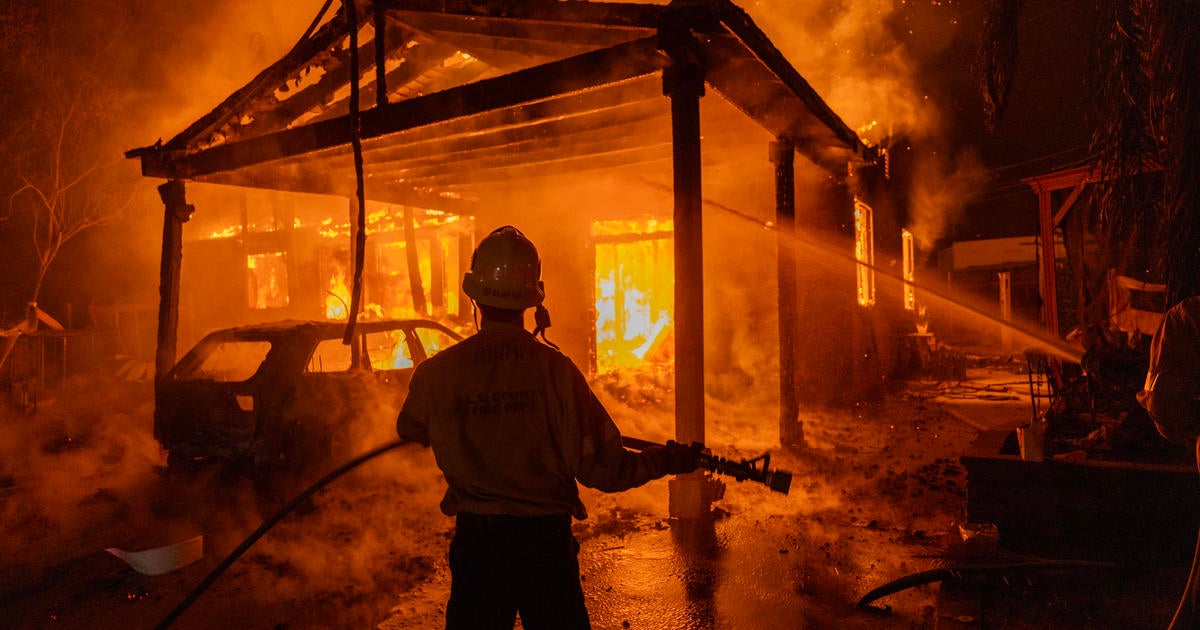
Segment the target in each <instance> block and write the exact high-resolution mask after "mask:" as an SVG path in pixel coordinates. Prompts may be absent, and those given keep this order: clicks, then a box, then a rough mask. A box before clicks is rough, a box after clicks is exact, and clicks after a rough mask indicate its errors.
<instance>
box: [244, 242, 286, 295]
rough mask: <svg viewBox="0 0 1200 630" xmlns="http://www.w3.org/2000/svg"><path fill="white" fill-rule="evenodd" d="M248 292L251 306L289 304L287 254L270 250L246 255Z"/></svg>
mask: <svg viewBox="0 0 1200 630" xmlns="http://www.w3.org/2000/svg"><path fill="white" fill-rule="evenodd" d="M246 282H247V284H248V285H249V286H248V287H247V289H248V290H247V291H246V294H247V295H248V296H249V297H250V307H251V308H258V309H265V308H283V307H285V306H287V305H288V269H287V254H286V253H284V252H270V253H266V254H251V255H249V256H247V257H246Z"/></svg>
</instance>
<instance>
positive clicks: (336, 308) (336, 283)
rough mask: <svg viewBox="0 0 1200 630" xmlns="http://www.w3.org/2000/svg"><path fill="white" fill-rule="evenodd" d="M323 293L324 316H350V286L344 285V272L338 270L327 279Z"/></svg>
mask: <svg viewBox="0 0 1200 630" xmlns="http://www.w3.org/2000/svg"><path fill="white" fill-rule="evenodd" d="M328 284H329V289H328V293H326V295H325V317H326V318H328V319H349V318H350V287H348V286H346V273H345V272H343V271H338V272H337V273H336V274H335V275H334V276H333V277H332V278H330V279H329V283H328Z"/></svg>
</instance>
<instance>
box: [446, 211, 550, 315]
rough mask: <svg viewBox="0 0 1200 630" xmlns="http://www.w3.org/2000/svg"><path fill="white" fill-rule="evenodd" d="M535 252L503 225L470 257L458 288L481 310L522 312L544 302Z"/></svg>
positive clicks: (530, 245)
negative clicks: (487, 308)
mask: <svg viewBox="0 0 1200 630" xmlns="http://www.w3.org/2000/svg"><path fill="white" fill-rule="evenodd" d="M541 276H542V261H541V259H540V258H538V252H537V248H536V247H534V246H533V242H531V241H530V240H529V239H528V238H526V237H525V235H524V234H522V233H521V231H520V230H518V229H517V228H515V227H513V226H511V225H506V226H504V227H500V228H497V229H495V230H493V231H492V233H491V234H488V235H487V236H486V237H484V239H483V240H482V241H480V242H479V245H478V246H477V247H476V248H475V253H474V254H472V255H471V270H470V271H468V272H467V273H466V274H464V275H463V283H462V288H463V292H464V293H466V294H467V296H468V297H470V298H471V299H472V300H475V302H477V303H479V304H483V305H485V306H494V307H496V308H507V309H512V310H524V309H527V308H530V307H532V306H537V305H539V304H541V303H542V300H544V299H545V298H546V290H545V287H544V286H543V284H542V281H541Z"/></svg>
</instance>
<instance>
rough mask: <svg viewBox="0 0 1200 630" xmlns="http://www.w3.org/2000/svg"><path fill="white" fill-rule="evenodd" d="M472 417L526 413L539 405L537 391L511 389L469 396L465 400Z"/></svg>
mask: <svg viewBox="0 0 1200 630" xmlns="http://www.w3.org/2000/svg"><path fill="white" fill-rule="evenodd" d="M463 402H464V403H465V405H466V407H467V410H468V413H469V414H470V415H472V416H487V415H492V414H497V413H525V412H529V411H533V409H534V408H535V406H536V404H537V390H536V389H509V390H502V391H498V392H484V393H478V394H468V395H467V396H466V397H465V399H464V400H463Z"/></svg>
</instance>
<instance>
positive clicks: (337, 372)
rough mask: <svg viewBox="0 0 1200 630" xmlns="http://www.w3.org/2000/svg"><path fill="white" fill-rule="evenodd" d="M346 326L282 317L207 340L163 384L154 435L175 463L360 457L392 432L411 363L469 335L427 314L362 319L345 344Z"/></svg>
mask: <svg viewBox="0 0 1200 630" xmlns="http://www.w3.org/2000/svg"><path fill="white" fill-rule="evenodd" d="M345 330H346V324H345V323H344V322H321V321H281V322H273V323H267V324H255V325H250V326H240V327H236V328H227V329H223V330H218V331H216V332H213V333H210V334H208V335H207V336H205V337H204V338H203V339H201V340H200V341H199V342H198V343H197V344H196V345H195V347H193V348H192V349H191V350H190V351H188V353H187V354H186V355H184V356H183V358H181V359H180V360H179V362H178V363H177V364H176V365H175V367H174V368H172V369H171V371H170V372H168V373H167V375H166V377H165V378H163V379H162V381H161V382H160V383H159V384H158V391H157V404H156V408H155V413H154V436H155V438H156V439H157V440H158V442H159V443H160V444H161V445H162V447H163V448H164V449H165V450H166V451H167V453H168V457H167V462H168V467H170V468H181V467H182V468H187V467H190V466H193V465H195V464H197V463H199V462H202V461H211V460H223V461H239V462H243V463H246V462H248V463H252V464H254V465H255V467H264V468H267V469H281V470H289V469H294V470H297V471H298V470H299V469H300V468H306V469H312V468H324V467H327V465H328V464H329V463H330V460H331V458H332V459H344V458H348V457H350V456H352V455H355V454H357V451H358V450H360V449H362V448H363V446H364V444H363V442H364V441H365V440H369V439H371V437H372V436H379V435H388V433H387V431H389V430H390V431H393V432H394V430H395V429H394V427H395V425H394V424H393V423H394V421H395V417H396V413H397V412H398V411H399V408H400V404H401V403H402V402H403V400H404V396H405V395H406V394H407V391H408V382H409V379H410V378H411V376H412V370H413V368H414V367H415V366H416V365H417V364H419V363H421V362H422V361H424V360H425V359H426V358H428V357H430V356H432V355H433V354H435V353H436V352H438V351H440V350H443V349H445V348H446V347H448V346H450V345H452V344H454V343H457V342H458V341H459V340H461V339H462V337H461V336H460V335H459V334H458V333H456V332H454V331H453V330H451V329H449V328H447V327H446V326H443V325H442V324H439V323H437V322H433V321H428V320H387V321H369V322H360V323H358V324H357V325H356V326H355V329H354V337H353V340H352V343H350V344H348V345H347V344H344V343H343V335H344V333H345ZM390 435H392V436H394V433H391V434H390ZM376 441H380V440H379V439H378V438H376ZM373 445H374V444H370V445H369V446H373Z"/></svg>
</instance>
